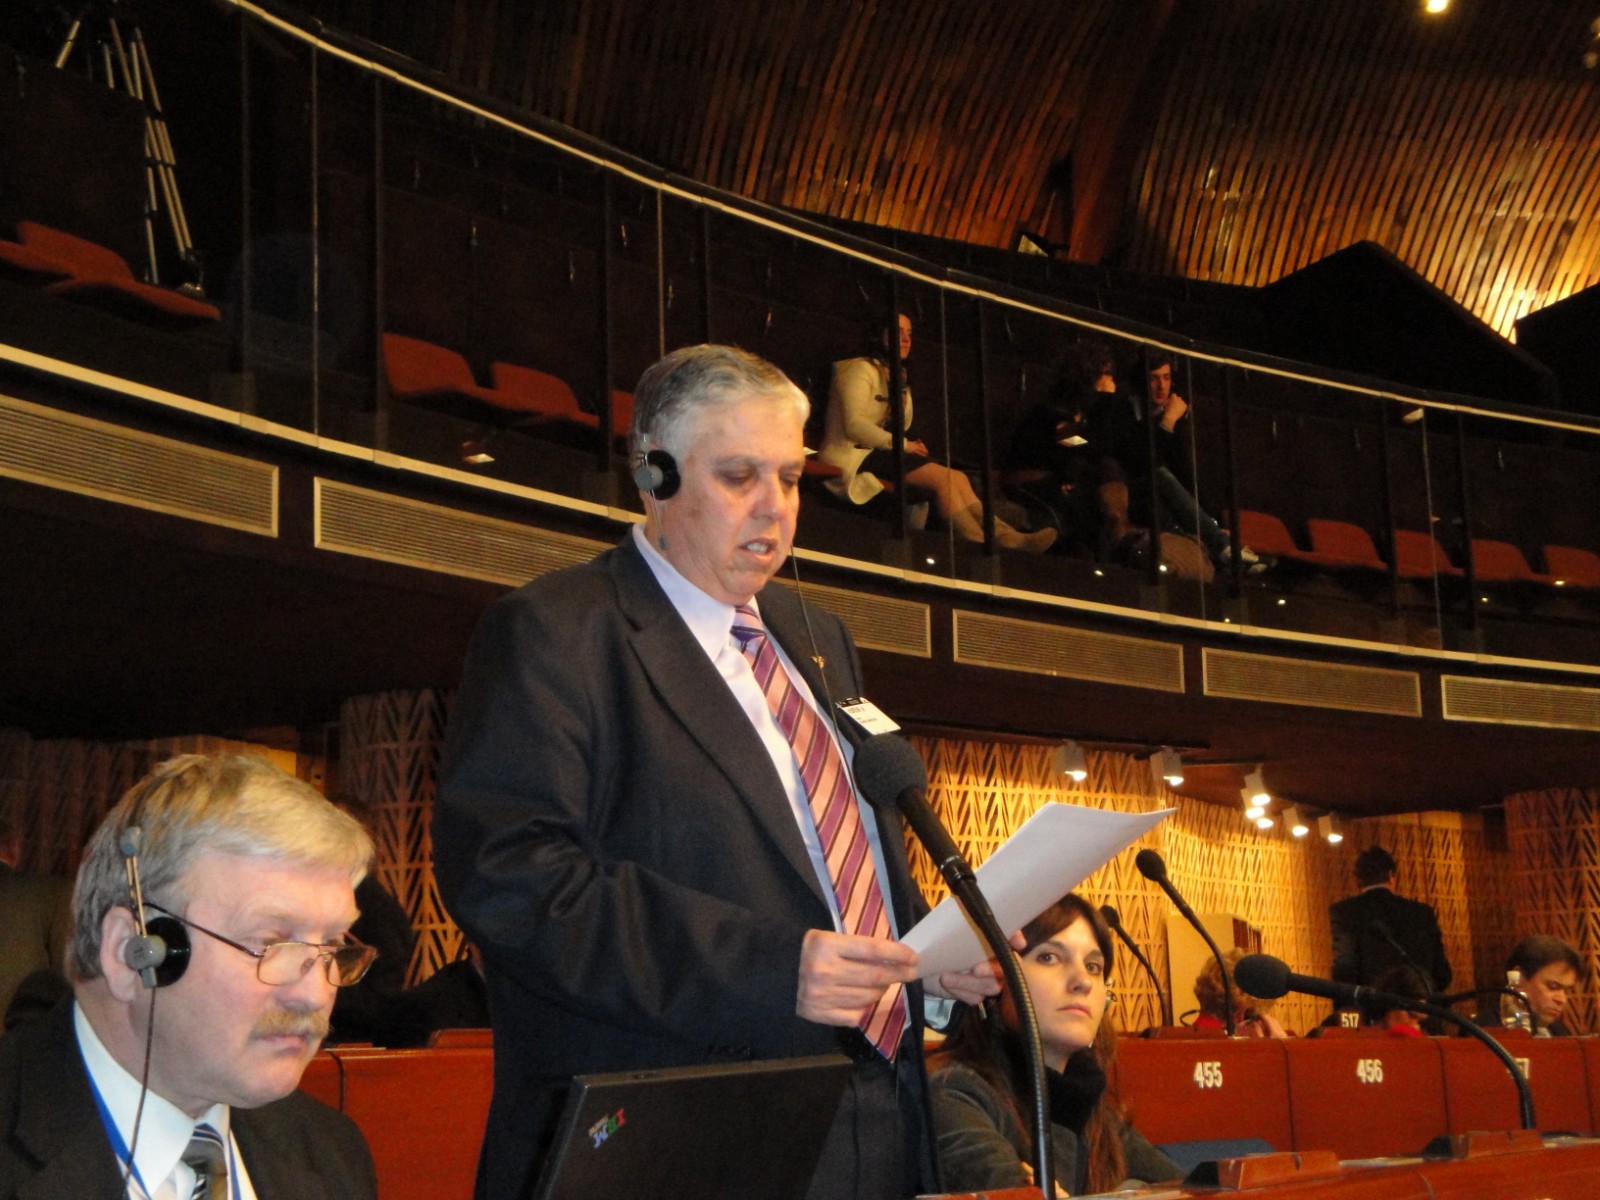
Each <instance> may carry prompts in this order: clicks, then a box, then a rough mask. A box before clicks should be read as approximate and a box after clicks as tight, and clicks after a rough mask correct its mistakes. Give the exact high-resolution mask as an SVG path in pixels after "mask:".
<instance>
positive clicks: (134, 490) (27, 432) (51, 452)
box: [0, 396, 278, 537]
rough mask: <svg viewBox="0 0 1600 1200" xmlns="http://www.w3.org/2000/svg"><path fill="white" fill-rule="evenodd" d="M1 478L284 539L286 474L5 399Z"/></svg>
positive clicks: (0, 419) (0, 416) (0, 401)
mask: <svg viewBox="0 0 1600 1200" xmlns="http://www.w3.org/2000/svg"><path fill="white" fill-rule="evenodd" d="M0 475H7V476H9V477H11V478H12V479H21V480H25V481H27V482H28V483H38V484H43V485H44V486H45V487H53V488H60V489H61V490H62V491H67V492H75V493H77V494H78V495H80V496H93V497H95V498H96V499H98V500H111V501H114V502H116V503H118V504H131V505H133V506H135V507H137V508H145V509H149V510H151V511H152V512H161V513H168V514H170V515H172V516H177V517H187V518H189V519H190V520H192V521H204V522H206V523H207V524H210V525H223V526H226V527H227V528H229V529H242V530H244V531H245V532H246V533H259V534H264V535H265V536H267V537H277V536H278V468H277V467H275V466H273V465H272V464H270V463H261V462H256V461H254V460H253V459H248V458H239V457H238V456H236V455H232V454H223V453H221V452H219V451H216V450H207V449H205V448H204V447H201V446H191V445H189V444H188V443H187V442H180V441H177V440H175V439H172V438H164V437H157V436H156V435H155V434H151V433H142V432H140V431H139V430H137V429H127V428H124V427H123V426H121V425H111V424H108V423H107V422H105V421H96V420H93V419H91V418H89V417H80V416H77V415H76V414H74V413H65V412H61V411H59V410H57V409H53V408H45V407H42V406H41V405H37V404H29V403H28V402H27V401H26V400H17V399H14V398H12V397H10V396H0Z"/></svg>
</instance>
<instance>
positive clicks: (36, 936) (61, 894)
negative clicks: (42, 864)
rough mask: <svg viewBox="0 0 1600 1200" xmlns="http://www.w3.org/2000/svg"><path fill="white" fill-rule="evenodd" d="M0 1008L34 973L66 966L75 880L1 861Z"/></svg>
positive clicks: (1, 1010) (1, 1009)
mask: <svg viewBox="0 0 1600 1200" xmlns="http://www.w3.org/2000/svg"><path fill="white" fill-rule="evenodd" d="M0 913H4V914H5V920H3V921H0V1012H4V1011H5V1010H6V1006H7V1005H9V1004H10V1003H11V997H12V995H13V994H14V993H15V992H16V990H17V987H18V985H19V984H21V983H22V981H23V980H24V979H26V978H27V977H28V976H29V975H31V974H33V972H35V971H37V970H40V969H41V968H45V967H48V968H50V969H51V970H54V971H65V970H66V952H67V940H68V939H69V938H70V937H71V936H72V880H70V879H58V878H56V877H55V876H53V875H33V874H29V873H27V872H24V871H14V870H12V869H11V868H10V867H9V866H7V865H6V864H5V863H0Z"/></svg>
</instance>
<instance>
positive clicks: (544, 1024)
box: [434, 346, 998, 1200]
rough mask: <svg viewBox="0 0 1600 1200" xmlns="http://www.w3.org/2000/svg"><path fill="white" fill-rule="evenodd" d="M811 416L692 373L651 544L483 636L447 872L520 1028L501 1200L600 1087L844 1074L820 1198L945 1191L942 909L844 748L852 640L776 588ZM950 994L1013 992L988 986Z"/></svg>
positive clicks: (447, 803) (505, 1025) (631, 545)
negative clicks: (813, 1064) (710, 1068)
mask: <svg viewBox="0 0 1600 1200" xmlns="http://www.w3.org/2000/svg"><path fill="white" fill-rule="evenodd" d="M806 414H807V403H806V399H805V396H804V394H803V393H802V392H801V391H800V390H799V389H798V388H796V387H795V386H794V384H792V383H791V382H790V381H789V380H788V379H787V378H785V376H784V375H783V373H782V372H780V371H778V370H777V368H775V367H773V366H772V365H771V364H770V363H766V362H764V361H762V360H761V359H759V358H756V357H755V356H753V355H749V354H746V353H744V352H743V351H740V350H736V349H734V348H732V347H727V346H697V347H690V348H687V349H684V350H679V351H675V352H673V353H672V354H669V355H668V356H667V357H666V358H664V359H662V360H661V361H660V362H658V363H656V364H655V365H654V366H652V367H651V368H650V369H649V370H648V371H646V372H645V374H644V377H643V378H642V379H641V380H640V381H639V386H638V388H637V390H636V392H635V408H634V427H633V430H632V444H633V450H634V462H635V475H634V480H635V483H636V484H637V485H638V486H639V488H640V491H641V494H642V496H643V499H644V503H645V509H646V517H647V519H646V522H645V524H644V525H643V526H642V527H636V528H635V529H633V530H632V531H630V532H629V533H628V534H627V535H626V536H624V538H623V539H622V541H621V543H620V544H619V545H617V546H616V547H615V548H613V549H611V550H609V551H607V552H606V553H604V554H602V555H601V556H600V557H599V558H597V559H595V560H594V561H593V562H591V563H588V564H586V565H584V566H580V567H575V568H571V569H569V570H564V571H559V572H555V573H552V574H550V575H546V576H544V577H542V578H540V579H538V580H536V581H534V582H533V583H530V584H528V585H527V586H525V587H523V588H521V589H520V590H518V591H517V592H514V593H512V594H511V595H510V596H507V597H505V598H503V599H501V600H499V601H498V602H496V603H495V604H493V605H491V606H490V608H489V609H488V611H487V612H486V613H485V614H484V617H483V619H482V621H481V623H480V624H479V627H478V631H477V633H476V635H475V637H474V639H473V645H472V649H471V651H470V652H469V654H468V658H467V662H466V667H465V671H464V677H463V681H462V685H461V692H460V695H459V698H458V699H457V702H456V707H455V711H454V712H453V713H452V716H451V723H450V731H449V735H448V738H447V742H446V750H445V758H444V763H443V767H442V771H441V778H440V784H439V794H438V804H437V809H436V816H435V824H434V851H435V861H436V867H437V871H438V876H439V883H440V890H441V894H442V895H443V897H444V900H445V903H446V905H447V906H448V907H449V909H450V911H451V913H452V915H453V916H454V917H455V918H456V919H457V920H458V921H459V922H460V923H461V925H462V926H463V928H464V929H465V930H466V931H467V934H468V936H469V937H470V938H471V939H472V940H473V941H474V942H475V943H476V944H477V945H478V946H479V947H480V948H481V950H482V952H483V958H484V965H485V975H486V981H487V984H488V989H489V1004H490V1011H491V1014H492V1017H493V1022H494V1027H495V1091H494V1100H493V1103H492V1105H491V1107H490V1113H489V1125H488V1131H487V1133H486V1136H485V1142H484V1149H483V1157H482V1160H481V1162H480V1164H479V1176H478V1196H479V1197H480V1200H517V1198H520V1197H523V1196H525V1195H526V1194H527V1192H528V1189H529V1188H530V1187H531V1186H532V1185H533V1183H534V1182H535V1180H536V1178H537V1169H538V1166H539V1158H540V1155H541V1152H542V1151H543V1149H544V1148H545V1147H546V1146H547V1144H548V1142H549V1139H550V1137H551V1136H552V1133H553V1129H552V1125H553V1122H554V1121H555V1119H556V1118H557V1117H558V1116H559V1113H560V1106H561V1102H562V1099H563V1095H564V1093H565V1091H566V1088H567V1085H568V1083H569V1081H570V1079H571V1077H572V1076H573V1075H574V1074H581V1073H588V1072H597V1071H615V1070H624V1069H635V1068H650V1067H668V1066H681V1065H689V1064H697V1063H715V1062H727V1061H732V1060H748V1059H760V1058H778V1057H793V1056H801V1055H811V1054H821V1053H828V1052H830V1051H835V1050H838V1049H839V1048H841V1045H847V1046H848V1048H850V1049H851V1050H852V1051H853V1052H854V1053H855V1054H856V1055H857V1066H856V1069H855V1071H854V1072H853V1073H852V1077H851V1082H850V1084H849V1086H848V1087H847V1089H846V1093H845V1097H844V1100H843V1102H842V1104H841V1107H840V1110H839V1114H838V1117H837V1118H836V1120H835V1122H834V1126H833V1129H832V1132H831V1133H830V1135H829V1139H828V1142H827V1144H826V1146H825V1148H824V1151H823V1156H822V1161H821V1164H820V1165H819V1167H818V1171H817V1174H816V1176H815V1178H814V1179H813V1182H812V1185H811V1195H813V1196H815V1197H818V1198H821V1197H827V1198H828V1200H847V1198H849V1197H856V1196H859V1197H871V1198H879V1197H881V1198H884V1200H889V1198H891V1197H904V1196H909V1195H911V1194H912V1193H913V1192H915V1191H918V1190H922V1189H924V1188H926V1187H928V1186H929V1185H930V1184H931V1183H932V1180H933V1176H934V1173H935V1172H934V1166H933V1159H932V1151H931V1144H930V1139H929V1137H928V1127H927V1107H926V1079H925V1076H924V1072H923V1068H922V1062H921V1051H920V1040H921V1025H922V1021H921V1017H922V1014H921V1002H922V989H921V987H920V986H919V985H918V983H917V977H918V971H917V956H916V954H915V953H913V952H912V951H911V950H910V949H908V948H907V947H905V946H903V945H901V944H900V943H899V942H898V941H896V940H895V938H896V937H897V936H898V935H899V934H901V933H903V932H905V931H906V930H907V929H908V928H909V927H910V925H911V924H912V923H913V922H914V921H915V920H916V918H917V916H918V915H919V913H920V912H921V907H922V901H921V897H920V896H919V895H918V893H917V891H916V888H915V886H914V884H913V883H912V880H911V877H910V872H909V869H908V867H907V865H906V857H905V844H904V834H903V832H902V830H901V827H900V825H899V822H898V820H897V819H895V818H894V817H892V816H890V817H883V816H880V815H879V814H877V813H876V812H875V811H874V810H873V809H872V808H871V807H870V806H868V805H866V804H864V803H862V802H861V800H860V797H859V796H858V795H857V794H856V793H855V790H854V787H853V784H852V782H851V780H850V778H849V775H848V772H847V770H841V768H842V767H843V765H844V764H845V763H847V761H848V758H849V756H850V755H851V753H852V750H851V746H850V744H849V742H848V740H846V739H841V738H840V737H839V736H838V732H837V730H836V728H835V724H834V721H833V714H834V705H835V703H836V702H838V701H841V700H844V699H845V698H847V697H859V696H861V695H862V694H863V688H862V680H861V673H860V665H859V663H858V661H857V657H856V653H855V648H854V645H853V644H852V643H851V641H850V638H849V635H848V634H847V633H846V632H845V630H844V627H843V626H842V625H841V624H840V623H839V622H838V621H837V620H836V619H834V618H833V617H832V616H830V615H828V614H827V613H824V612H822V611H820V610H819V609H816V608H815V607H811V606H808V605H804V604H803V603H802V602H801V601H800V599H799V598H798V597H797V596H796V595H795V593H793V592H791V591H790V590H788V589H786V588H783V587H778V586H770V585H769V580H770V579H771V578H772V576H773V575H774V574H775V573H776V572H777V570H778V569H779V567H780V566H782V565H783V563H784V561H785V559H787V558H788V556H789V551H790V546H791V543H792V541H793V538H794V528H795V519H796V514H797V512H798V507H799V492H798V487H799V481H800V476H801V472H802V468H803V467H804V464H805V449H804V445H803V440H802V430H803V428H804V424H805V418H806ZM798 728H803V729H805V730H806V731H807V732H806V733H804V734H803V735H802V734H801V733H800V732H797V729H798ZM819 735H820V736H819ZM802 738H803V739H804V742H805V745H806V747H807V749H806V751H805V752H804V753H801V754H799V755H798V757H797V751H796V749H794V747H795V746H797V745H800V744H801V740H802ZM836 800H838V801H842V802H841V803H838V804H834V803H833V802H834V801H836ZM824 801H826V802H827V803H826V804H824ZM824 812H826V815H825V816H824V815H821V814H823V813H824ZM819 825H821V826H822V827H823V828H824V829H826V830H827V832H828V836H827V837H826V838H822V837H819V835H818V832H817V829H818V826H819ZM847 844H849V845H852V846H854V847H856V849H855V850H853V851H852V852H851V853H850V854H848V855H842V854H839V853H838V851H840V850H842V849H843V848H844V847H845V846H846V845H847ZM846 860H847V861H846ZM879 914H881V918H880V917H879ZM928 983H929V986H930V987H932V988H933V989H934V990H936V991H940V992H944V993H947V994H954V995H956V996H957V997H959V998H964V999H971V1000H976V999H978V998H979V997H981V996H983V995H990V994H993V993H994V992H996V991H997V990H998V984H997V983H996V981H995V980H994V978H993V977H992V975H991V974H990V972H989V968H988V965H987V964H980V965H978V966H975V967H974V968H973V969H972V970H971V971H968V972H963V973H960V974H950V975H945V976H942V977H941V978H940V979H939V980H938V981H928ZM753 1152H757V1151H756V1150H755V1148H753Z"/></svg>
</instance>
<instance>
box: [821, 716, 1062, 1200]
mask: <svg viewBox="0 0 1600 1200" xmlns="http://www.w3.org/2000/svg"><path fill="white" fill-rule="evenodd" d="M853 771H854V774H855V780H856V786H857V787H858V788H860V789H861V794H862V795H863V796H865V797H866V798H867V801H868V803H870V804H871V805H872V806H873V807H874V808H876V809H878V810H880V811H895V810H898V811H899V813H900V815H901V816H903V817H905V819H906V824H908V825H910V826H911V831H912V832H913V833H915V834H916V835H917V840H918V841H919V842H921V843H922V846H923V849H925V850H927V852H928V856H929V857H930V858H932V859H933V862H934V865H935V866H936V867H938V868H939V874H940V875H942V876H944V881H945V883H947V884H949V886H950V894H951V895H952V896H954V897H955V898H956V903H957V904H959V905H961V908H962V911H964V912H965V913H966V914H967V917H968V918H969V919H970V920H971V921H972V923H973V924H974V925H976V926H977V927H978V932H979V933H981V934H982V935H983V939H984V941H986V942H988V943H989V949H990V951H991V952H992V953H993V954H994V956H995V958H996V959H997V960H998V961H999V963H1000V969H1001V970H1002V971H1003V972H1004V973H1005V977H1006V987H1007V988H1008V989H1010V991H1011V996H1012V999H1013V1001H1014V1004H1015V1008H1016V1010H1017V1024H1018V1025H1019V1026H1020V1027H1021V1028H1020V1029H1019V1030H1018V1033H1019V1034H1020V1035H1021V1037H1022V1044H1023V1046H1024V1047H1026V1049H1027V1051H1028V1066H1029V1068H1030V1074H1031V1075H1032V1077H1033V1078H1032V1080H1031V1083H1032V1091H1033V1152H1034V1162H1033V1181H1034V1183H1036V1184H1038V1186H1039V1189H1040V1192H1041V1194H1043V1195H1044V1196H1046V1197H1051V1196H1054V1195H1055V1178H1056V1176H1055V1170H1054V1167H1053V1165H1052V1163H1053V1158H1052V1155H1051V1147H1050V1110H1049V1107H1048V1105H1047V1103H1046V1100H1045V1096H1046V1092H1045V1077H1044V1050H1043V1047H1042V1046H1041V1045H1040V1043H1039V1018H1038V1015H1037V1014H1036V1013H1035V1012H1034V1009H1033V998H1032V997H1031V996H1030V995H1029V994H1028V984H1027V981H1026V980H1025V979H1023V977H1022V968H1021V967H1020V966H1019V965H1018V963H1017V956H1016V953H1015V952H1014V951H1013V950H1012V949H1011V943H1010V942H1009V941H1008V940H1007V939H1006V935H1005V934H1004V933H1003V932H1002V931H1001V929H1000V923H999V922H998V921H996V920H995V916H994V912H993V910H992V909H990V907H989V902H988V901H987V900H986V899H984V896H983V892H982V891H980V890H979V888H978V880H977V876H976V875H974V874H973V871H972V868H971V867H970V866H969V865H968V864H967V860H966V858H965V856H963V855H962V853H961V851H960V850H959V849H958V848H957V847H956V844H955V840H954V839H953V838H951V836H950V831H949V830H947V829H946V828H945V827H944V823H943V822H942V821H940V820H939V818H938V816H937V815H936V814H935V813H934V811H933V809H932V807H931V806H930V805H929V804H928V797H927V790H928V769H927V767H925V766H924V765H923V762H922V755H920V754H918V753H917V750H916V747H914V746H913V745H912V744H911V743H910V742H908V741H906V740H905V739H904V738H898V737H895V736H894V735H893V734H891V733H880V734H878V735H876V736H874V737H870V738H868V739H867V740H866V741H864V742H862V743H861V744H860V745H859V746H857V747H856V753H855V761H854V763H853Z"/></svg>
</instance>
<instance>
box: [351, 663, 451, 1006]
mask: <svg viewBox="0 0 1600 1200" xmlns="http://www.w3.org/2000/svg"><path fill="white" fill-rule="evenodd" d="M446 712H447V700H446V696H445V695H444V694H443V693H441V692H437V691H432V690H424V691H405V692H380V693H378V694H376V695H371V696H356V697H353V698H351V699H349V700H346V701H345V703H344V705H343V706H342V707H341V709H340V711H339V744H340V757H339V788H340V790H341V791H343V792H345V793H347V794H349V795H350V796H352V797H354V798H355V799H356V800H357V801H359V802H360V804H361V805H362V807H363V808H365V809H366V810H367V812H368V813H369V814H370V818H371V824H372V832H373V839H374V840H375V841H376V842H377V846H378V856H377V864H376V867H375V872H376V874H377V877H378V881H379V882H380V883H382V884H383V886H384V887H385V888H386V889H387V890H388V891H389V894H390V895H392V896H393V897H394V898H395V899H396V900H398V901H400V903H401V905H402V906H403V907H404V908H405V910H406V911H407V912H409V913H410V914H411V925H412V928H413V929H415V930H416V932H417V945H416V949H415V951H413V953H412V957H411V965H410V968H409V970H408V971H407V973H406V981H407V983H408V984H409V983H417V982H420V981H421V980H423V979H426V978H427V977H428V976H430V975H432V974H433V973H434V972H435V971H437V970H438V969H439V968H440V967H441V966H444V965H445V964H446V963H449V962H454V961H455V960H456V958H458V957H459V956H460V952H461V942H462V935H461V930H460V929H458V928H457V927H456V925H455V923H454V922H453V921H451V920H450V918H449V917H448V916H446V915H445V911H444V905H443V904H442V903H441V902H440V900H439V885H438V882H437V881H436V880H435V879H434V875H433V833H432V822H433V796H434V788H435V785H436V784H437V782H438V775H439V751H440V748H441V746H442V745H443V742H444V726H445V715H446Z"/></svg>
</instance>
